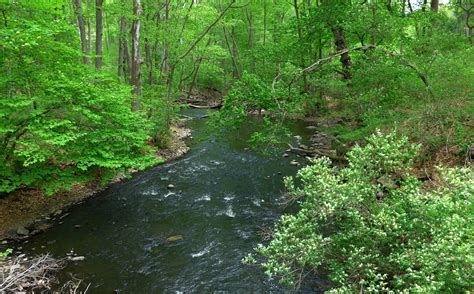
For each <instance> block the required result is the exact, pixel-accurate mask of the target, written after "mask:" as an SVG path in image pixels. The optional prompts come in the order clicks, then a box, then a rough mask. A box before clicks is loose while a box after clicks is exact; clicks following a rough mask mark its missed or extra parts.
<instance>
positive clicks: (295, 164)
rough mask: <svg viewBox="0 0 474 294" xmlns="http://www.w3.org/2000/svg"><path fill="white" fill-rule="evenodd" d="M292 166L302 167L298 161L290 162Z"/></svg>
mask: <svg viewBox="0 0 474 294" xmlns="http://www.w3.org/2000/svg"><path fill="white" fill-rule="evenodd" d="M290 164H291V165H294V166H298V165H300V163H299V162H298V161H296V160H292V161H291V162H290Z"/></svg>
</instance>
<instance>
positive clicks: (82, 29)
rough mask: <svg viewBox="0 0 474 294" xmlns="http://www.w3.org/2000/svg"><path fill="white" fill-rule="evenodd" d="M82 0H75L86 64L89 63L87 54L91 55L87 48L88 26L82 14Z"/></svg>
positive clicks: (83, 60) (83, 57)
mask: <svg viewBox="0 0 474 294" xmlns="http://www.w3.org/2000/svg"><path fill="white" fill-rule="evenodd" d="M81 2H82V1H81V0H74V7H75V9H76V15H77V25H78V27H79V33H80V36H81V48H82V54H83V56H82V62H84V64H88V63H89V58H88V57H87V55H89V50H88V48H87V38H86V28H85V25H84V16H83V15H82V4H81Z"/></svg>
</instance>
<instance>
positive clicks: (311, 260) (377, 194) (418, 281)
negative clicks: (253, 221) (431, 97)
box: [245, 133, 474, 293]
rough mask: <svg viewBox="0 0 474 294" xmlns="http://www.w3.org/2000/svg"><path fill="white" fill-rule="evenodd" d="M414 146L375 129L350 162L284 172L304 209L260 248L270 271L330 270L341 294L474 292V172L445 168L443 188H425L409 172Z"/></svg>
mask: <svg viewBox="0 0 474 294" xmlns="http://www.w3.org/2000/svg"><path fill="white" fill-rule="evenodd" d="M417 150H419V147H418V146H416V145H412V144H410V143H409V142H408V139H407V138H406V137H402V138H397V136H396V135H395V134H388V135H383V134H381V133H377V134H375V135H373V136H371V137H370V138H369V139H368V143H367V145H366V146H365V147H360V146H356V147H355V148H354V149H353V150H352V151H350V152H349V154H348V160H349V165H348V166H347V167H344V168H341V169H335V168H334V167H332V166H331V163H330V161H329V160H328V159H327V158H321V159H317V160H314V161H313V163H312V164H311V165H310V166H307V167H304V168H302V169H301V170H300V171H299V172H298V174H297V181H298V182H300V183H301V184H299V185H297V184H296V180H295V179H293V178H292V177H289V178H287V179H286V180H285V183H286V187H287V188H288V190H289V195H290V197H292V198H294V199H295V200H299V203H300V210H299V212H298V213H297V214H296V215H284V216H282V218H281V219H280V221H279V222H278V223H277V225H276V228H275V232H274V234H273V237H274V238H273V240H272V241H271V242H270V243H269V244H268V245H267V246H263V247H260V248H257V249H256V251H257V252H258V254H259V255H261V256H263V257H264V258H265V259H264V261H263V263H262V266H263V267H264V268H265V270H266V273H267V274H268V275H270V276H278V277H280V281H281V282H282V283H285V284H287V285H294V283H296V282H297V281H298V275H299V273H300V272H304V271H310V270H319V269H321V268H325V269H327V270H328V271H329V277H330V278H331V280H332V281H333V282H334V284H335V285H336V288H335V289H333V292H334V293H341V292H365V291H369V292H379V291H381V292H387V291H396V292H398V291H408V292H417V293H434V292H439V293H445V292H453V293H460V292H463V291H470V289H471V286H472V284H471V281H472V280H473V278H474V277H473V276H472V263H473V261H474V256H473V254H472V248H471V244H472V241H473V240H472V228H473V221H474V218H473V215H474V214H473V199H474V174H473V171H472V170H470V169H463V168H453V169H446V168H440V179H439V182H438V183H437V185H436V187H435V188H433V189H425V188H423V185H422V184H423V183H422V182H420V181H419V180H418V179H417V178H416V177H413V176H411V175H410V173H409V171H410V168H411V166H412V164H413V160H414V159H415V155H416V152H417ZM245 261H246V262H248V263H257V262H258V261H257V259H256V258H255V257H254V256H250V257H248V258H247V259H246V260H245Z"/></svg>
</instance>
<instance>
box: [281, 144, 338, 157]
mask: <svg viewBox="0 0 474 294" xmlns="http://www.w3.org/2000/svg"><path fill="white" fill-rule="evenodd" d="M288 146H289V147H290V149H291V151H297V152H302V153H306V154H317V155H320V156H325V157H327V158H329V159H333V160H338V161H344V160H346V158H345V157H343V156H337V155H333V154H330V153H326V152H323V151H321V150H318V149H302V148H297V147H294V146H292V145H291V144H288Z"/></svg>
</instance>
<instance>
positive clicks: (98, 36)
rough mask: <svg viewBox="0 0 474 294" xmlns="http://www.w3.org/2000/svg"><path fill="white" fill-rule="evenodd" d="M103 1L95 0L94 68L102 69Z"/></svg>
mask: <svg viewBox="0 0 474 294" xmlns="http://www.w3.org/2000/svg"><path fill="white" fill-rule="evenodd" d="M103 2H104V0H95V55H96V58H95V68H96V69H101V68H102V28H103V27H102V4H103Z"/></svg>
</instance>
